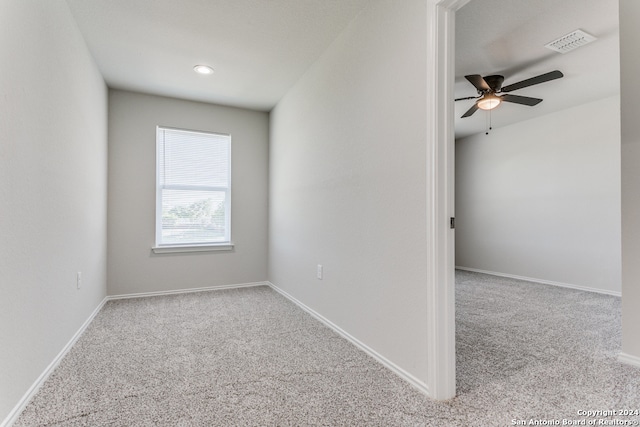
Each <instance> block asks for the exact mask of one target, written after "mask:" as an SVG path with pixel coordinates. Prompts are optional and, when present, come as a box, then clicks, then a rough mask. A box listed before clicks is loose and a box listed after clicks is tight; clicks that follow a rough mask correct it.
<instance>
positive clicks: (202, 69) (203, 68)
mask: <svg viewBox="0 0 640 427" xmlns="http://www.w3.org/2000/svg"><path fill="white" fill-rule="evenodd" d="M193 71H195V72H196V73H198V74H213V68H211V67H209V66H208V65H196V66H195V67H193Z"/></svg>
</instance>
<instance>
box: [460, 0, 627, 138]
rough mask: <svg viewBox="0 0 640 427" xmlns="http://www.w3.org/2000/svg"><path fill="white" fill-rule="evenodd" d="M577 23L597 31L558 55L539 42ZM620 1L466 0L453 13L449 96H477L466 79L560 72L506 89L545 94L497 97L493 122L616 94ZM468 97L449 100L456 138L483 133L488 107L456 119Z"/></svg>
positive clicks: (519, 77) (577, 26)
mask: <svg viewBox="0 0 640 427" xmlns="http://www.w3.org/2000/svg"><path fill="white" fill-rule="evenodd" d="M576 29H582V30H583V31H586V32H587V33H589V34H592V35H594V36H596V37H597V38H598V40H596V41H595V42H593V43H591V44H588V45H585V46H583V47H581V48H578V49H576V50H574V51H571V52H568V53H565V54H560V53H555V52H553V51H551V50H549V49H547V48H545V47H544V45H545V44H547V43H549V42H551V41H553V40H555V39H557V38H559V37H561V36H564V35H565V34H567V33H569V32H571V31H574V30H576ZM618 40H619V39H618V0H562V1H558V0H472V1H471V2H470V3H468V4H467V5H466V6H464V7H463V8H462V9H460V10H459V11H458V13H457V15H456V84H455V97H456V98H461V97H466V96H475V95H477V94H476V90H475V88H474V87H473V86H472V85H471V84H470V83H469V82H468V81H467V80H466V79H465V78H464V76H465V75H467V74H480V75H482V76H486V75H491V74H500V75H503V76H504V77H505V81H504V85H505V86H506V85H508V84H511V83H516V82H519V81H521V80H524V79H527V78H530V77H534V76H537V75H540V74H543V73H546V72H549V71H553V70H556V69H557V70H560V71H561V72H562V73H564V77H563V78H561V79H559V80H553V81H550V82H546V83H542V84H540V85H536V86H531V87H528V88H525V89H521V90H518V91H514V92H512V93H513V94H514V95H523V96H532V97H535V98H542V99H544V101H543V102H541V103H540V104H538V105H537V106H534V107H527V106H523V105H518V104H512V103H509V104H507V103H503V104H502V105H500V106H499V107H498V108H496V109H495V110H493V111H492V112H491V123H492V125H493V128H498V127H502V126H506V125H508V124H511V123H515V122H518V121H521V120H527V119H531V118H534V117H537V116H540V115H543V114H549V113H552V112H554V111H559V110H562V109H565V108H569V107H572V106H574V105H579V104H582V103H587V102H591V101H595V100H598V99H602V98H605V97H609V96H613V95H616V94H618V93H620V71H619V63H620V60H619V57H620V55H619V44H618V43H619V42H618ZM473 102H474V101H473V100H468V101H458V102H456V103H455V114H456V121H455V126H456V137H457V138H461V137H464V136H468V135H471V134H474V133H479V132H485V131H486V127H487V121H488V113H487V112H485V111H482V110H478V111H477V112H476V113H475V114H474V115H473V116H471V117H468V118H464V119H461V118H460V116H462V115H463V114H464V113H465V111H467V110H468V109H469V108H470V107H471V106H472V105H473Z"/></svg>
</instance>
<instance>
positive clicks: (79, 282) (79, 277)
mask: <svg viewBox="0 0 640 427" xmlns="http://www.w3.org/2000/svg"><path fill="white" fill-rule="evenodd" d="M76 286H78V289H80V288H81V287H82V272H80V271H78V273H76Z"/></svg>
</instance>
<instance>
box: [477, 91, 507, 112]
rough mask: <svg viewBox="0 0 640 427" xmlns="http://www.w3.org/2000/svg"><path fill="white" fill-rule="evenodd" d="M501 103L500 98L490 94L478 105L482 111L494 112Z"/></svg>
mask: <svg viewBox="0 0 640 427" xmlns="http://www.w3.org/2000/svg"><path fill="white" fill-rule="evenodd" d="M500 103H502V100H501V99H500V97H498V96H495V95H491V94H488V95H485V96H484V98H482V99H481V100H479V101H478V104H477V105H478V108H479V109H481V110H493V109H494V108H496V107H497V106H498V105H500Z"/></svg>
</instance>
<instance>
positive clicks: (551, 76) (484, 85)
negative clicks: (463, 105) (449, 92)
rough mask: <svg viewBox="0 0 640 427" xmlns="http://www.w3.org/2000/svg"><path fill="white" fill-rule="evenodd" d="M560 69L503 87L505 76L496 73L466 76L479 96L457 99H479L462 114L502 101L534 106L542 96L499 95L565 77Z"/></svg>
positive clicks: (496, 104) (489, 108)
mask: <svg viewBox="0 0 640 427" xmlns="http://www.w3.org/2000/svg"><path fill="white" fill-rule="evenodd" d="M563 76H564V74H562V73H561V72H560V71H558V70H555V71H551V72H549V73H545V74H541V75H539V76H536V77H531V78H530V79H526V80H522V81H521V82H518V83H513V84H510V85H508V86H505V87H502V82H504V77H503V76H499V75H495V76H486V77H482V76H481V75H479V74H471V75H469V76H464V77H465V78H466V79H467V80H469V82H470V83H471V84H472V85H473V86H474V87H475V88H476V89H477V90H478V96H468V97H466V98H457V99H456V101H463V100H466V99H476V100H477V101H476V102H475V104H473V106H472V107H471V108H469V109H468V110H467V112H466V113H464V115H463V116H462V118H465V117H469V116H471V115H472V114H473V113H475V112H476V111H477V110H478V109H481V110H492V109H494V108H496V107H497V106H498V105H500V104H501V103H502V102H513V103H515V104H522V105H528V106H529V107H533V106H534V105H537V104H539V103H540V102H542V99H540V98H531V97H529V96H518V95H511V94H508V93H506V94H504V95H498V94H502V93H505V92H512V91H514V90H518V89H522V88H525V87H529V86H533V85H537V84H540V83H544V82H548V81H550V80H555V79H559V78H560V77H563Z"/></svg>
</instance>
